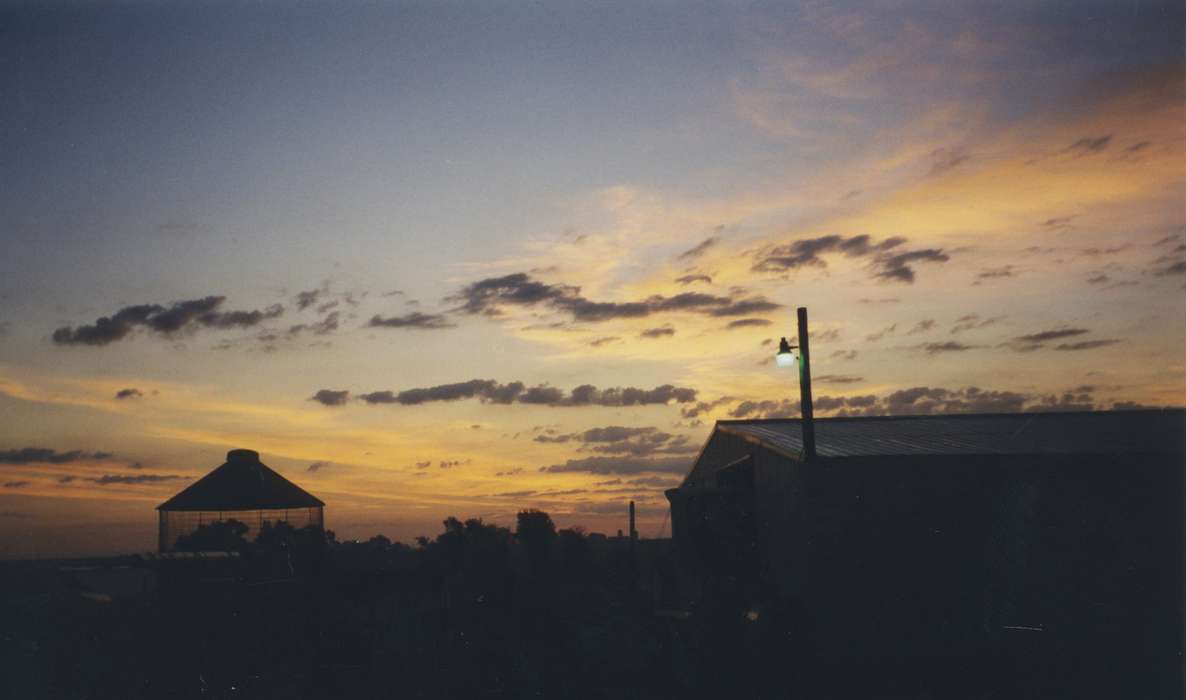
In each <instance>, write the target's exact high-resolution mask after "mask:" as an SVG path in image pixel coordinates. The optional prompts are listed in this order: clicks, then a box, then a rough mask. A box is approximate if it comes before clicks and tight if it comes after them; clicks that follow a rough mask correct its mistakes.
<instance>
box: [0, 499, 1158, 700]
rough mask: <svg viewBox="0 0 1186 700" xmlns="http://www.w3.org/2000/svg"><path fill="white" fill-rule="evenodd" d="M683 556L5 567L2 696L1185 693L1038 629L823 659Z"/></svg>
mask: <svg viewBox="0 0 1186 700" xmlns="http://www.w3.org/2000/svg"><path fill="white" fill-rule="evenodd" d="M545 545H546V546H545ZM632 551H633V552H634V553H633V555H631V552H632ZM669 555H670V552H669V551H668V550H667V548H666V547H665V546H664V543H662V542H645V541H644V542H639V543H637V546H636V547H635V548H633V550H632V548H631V547H630V543H629V541H628V538H627V539H621V538H608V539H607V538H604V537H602V538H596V537H588V536H585V535H584V534H583V533H580V532H572V531H563V532H561V533H559V536H558V537H557V536H555V533H551V534H549V533H547V532H545V535H544V536H543V537H542V538H541V539H539V540H535V541H533V540H532V539H531V538H530V537H527V538H517V537H515V536H514V535H512V534H511V533H510V532H509V531H506V530H503V529H501V528H494V527H491V526H486V525H482V524H481V523H478V522H477V521H470V522H469V523H465V524H462V523H460V522H458V521H451V523H447V528H446V532H445V533H443V534H442V535H441V536H440V537H438V538H437V539H436V540H433V541H431V542H430V541H424V542H421V544H420V546H419V547H418V548H410V547H405V546H402V545H398V544H392V543H390V542H387V541H386V540H385V539H382V538H376V539H375V540H372V541H370V542H366V543H333V542H330V543H326V544H325V545H324V546H319V547H313V546H309V545H308V543H302V542H300V541H296V540H289V541H288V542H287V543H285V544H284V546H282V547H279V548H272V549H262V548H255V549H245V550H242V551H237V552H235V553H233V554H231V555H226V554H219V555H208V556H201V557H196V558H184V557H183V558H177V559H157V558H139V557H129V558H124V559H116V560H105V561H101V562H69V563H67V562H24V563H9V564H4V565H0V581H2V583H0V586H2V607H0V697H6V698H28V699H30V700H31V699H34V698H128V699H132V698H385V697H420V698H528V697H538V698H701V697H716V698H1018V697H1022V698H1051V697H1055V698H1058V697H1066V698H1071V697H1074V698H1085V697H1109V698H1119V697H1132V698H1158V697H1176V696H1177V692H1178V688H1179V687H1180V686H1175V687H1167V686H1166V685H1165V683H1166V680H1165V679H1166V675H1165V673H1164V669H1165V668H1166V664H1169V665H1171V666H1173V665H1175V664H1177V665H1178V667H1179V668H1180V663H1181V662H1180V660H1179V659H1176V658H1174V657H1175V655H1176V652H1173V651H1172V650H1167V656H1168V657H1169V658H1160V659H1153V658H1148V654H1146V653H1141V654H1128V655H1125V654H1124V653H1116V654H1113V655H1111V656H1110V657H1108V658H1098V657H1094V656H1092V655H1091V654H1090V653H1088V652H1086V651H1085V649H1086V648H1083V649H1076V648H1073V647H1072V648H1067V647H1065V646H1064V647H1063V648H1053V647H1051V646H1049V645H1048V644H1046V642H1045V639H1046V637H1045V636H1044V634H1043V631H1041V630H1025V629H1018V630H1014V631H1012V632H1011V634H1009V635H1006V636H1003V637H1001V638H999V639H996V640H992V641H990V642H986V643H985V644H984V646H983V647H982V648H979V649H975V650H971V651H969V650H967V649H964V650H949V651H948V652H944V651H942V650H940V651H938V652H936V653H933V654H930V655H928V656H926V657H925V658H918V657H913V658H912V657H903V656H900V655H898V654H897V653H896V651H897V650H895V649H893V648H885V649H880V650H877V651H876V653H870V652H869V651H867V650H866V651H865V652H862V653H860V654H855V653H854V654H851V655H844V654H836V653H834V652H833V653H829V654H827V655H826V656H822V655H821V654H820V653H818V652H817V651H816V650H814V649H813V646H812V644H811V637H812V630H810V629H806V628H805V627H804V626H803V625H801V624H797V623H796V620H797V619H800V617H799V616H798V615H796V613H795V611H793V610H780V609H778V608H777V606H768V607H766V609H760V610H750V609H745V608H747V607H751V606H744V605H739V604H737V603H731V602H728V601H725V600H722V601H721V602H720V603H719V604H716V605H713V606H701V607H698V608H696V609H691V610H680V609H678V608H677V607H675V606H673V605H671V601H672V600H673V598H672V591H671V586H672V582H671V580H670V573H671V569H670V567H669V565H668V562H667V560H666V557H668V556H669ZM855 641H858V640H854V642H855ZM859 647H860V645H859V644H857V643H854V649H855V648H859ZM1153 671H1156V672H1153ZM1171 685H1172V684H1171Z"/></svg>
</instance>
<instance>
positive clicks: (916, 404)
mask: <svg viewBox="0 0 1186 700" xmlns="http://www.w3.org/2000/svg"><path fill="white" fill-rule="evenodd" d="M1094 391H1095V387H1092V386H1079V387H1075V388H1073V389H1070V390H1068V391H1066V392H1063V393H1061V394H1041V393H1034V394H1025V393H1019V392H1014V391H996V390H986V389H981V388H979V387H966V388H963V389H948V388H943V387H929V386H917V387H911V388H908V389H900V390H897V391H893V392H891V393H889V394H885V395H883V396H875V395H873V394H868V395H859V396H827V395H823V396H818V397H816V398H815V400H814V402H813V408H814V409H815V411H816V412H817V413H820V414H827V415H832V416H836V417H844V416H884V415H928V414H944V413H1019V412H1022V411H1071V410H1093V409H1095V408H1096V406H1095V401H1094V398H1093V392H1094ZM729 415H730V416H731V417H733V418H739V419H747V420H752V419H763V418H793V417H798V416H799V403H798V402H797V401H792V400H790V399H783V400H781V401H776V400H763V401H756V400H749V401H742V402H740V403H738V404H737V405H736V406H735V407H734V408H733V410H731V411H730V412H729Z"/></svg>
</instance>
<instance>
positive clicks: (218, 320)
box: [51, 296, 284, 347]
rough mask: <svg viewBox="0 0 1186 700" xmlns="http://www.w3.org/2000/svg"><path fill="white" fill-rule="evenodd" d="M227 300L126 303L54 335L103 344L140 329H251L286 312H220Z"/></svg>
mask: <svg viewBox="0 0 1186 700" xmlns="http://www.w3.org/2000/svg"><path fill="white" fill-rule="evenodd" d="M224 301H226V297H221V296H208V297H203V298H201V299H191V300H188V301H178V302H174V303H172V304H171V305H169V306H167V307H166V306H161V305H159V304H140V305H136V306H126V307H124V308H122V309H120V310H119V311H117V312H115V313H114V314H112V315H111V316H103V317H101V318H99V319H98V320H96V321H95V322H94V323H93V324H90V325H83V326H77V327H72V326H64V327H62V328H58V329H57V330H55V331H54V332H53V335H52V336H51V338H52V340H53V342H54V343H57V344H58V345H89V346H95V347H100V346H104V345H108V344H110V343H114V342H117V341H120V340H123V339H125V338H127V337H128V336H129V335H131V333H132V332H133V331H134V330H136V329H137V328H145V329H147V330H149V331H151V332H154V333H157V334H160V335H163V336H167V337H170V336H175V335H177V334H179V333H184V332H191V331H193V330H195V329H198V328H212V329H215V330H227V329H231V328H248V327H251V326H257V325H259V324H260V323H262V322H263V321H266V320H268V319H273V318H277V317H279V316H280V315H281V314H283V313H284V307H283V306H281V305H279V304H273V305H272V306H269V307H268V308H266V309H264V310H262V311H259V310H256V311H219V308H220V307H221V306H222V304H223V302H224Z"/></svg>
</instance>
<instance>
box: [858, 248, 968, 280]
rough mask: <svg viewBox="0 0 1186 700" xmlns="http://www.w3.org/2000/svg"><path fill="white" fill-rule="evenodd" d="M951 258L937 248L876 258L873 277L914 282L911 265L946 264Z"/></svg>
mask: <svg viewBox="0 0 1186 700" xmlns="http://www.w3.org/2000/svg"><path fill="white" fill-rule="evenodd" d="M950 259H951V258H950V257H949V256H948V255H947V253H944V252H943V251H942V250H941V249H939V248H925V249H922V250H910V251H906V252H904V253H898V254H896V255H884V256H878V258H877V267H876V271H875V272H874V274H873V276H874V277H876V278H880V279H887V280H891V281H895V282H905V283H907V284H911V283H913V282H914V268H913V267H911V265H912V264H913V263H920V262H947V261H948V260H950Z"/></svg>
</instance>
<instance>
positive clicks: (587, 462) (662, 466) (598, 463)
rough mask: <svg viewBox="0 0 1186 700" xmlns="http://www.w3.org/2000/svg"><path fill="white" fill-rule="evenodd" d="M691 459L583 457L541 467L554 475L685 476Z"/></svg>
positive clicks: (541, 469) (542, 470)
mask: <svg viewBox="0 0 1186 700" xmlns="http://www.w3.org/2000/svg"><path fill="white" fill-rule="evenodd" d="M691 466H692V464H691V458H690V457H660V458H657V459H642V458H638V457H630V456H626V457H582V458H580V459H570V460H568V461H566V462H565V463H564V464H553V465H551V466H547V467H540V469H539V471H541V472H550V473H553V474H556V473H563V472H588V473H590V474H645V473H648V472H661V473H662V472H666V473H671V474H684V473H686V472H687V471H688V469H689V468H691Z"/></svg>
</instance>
